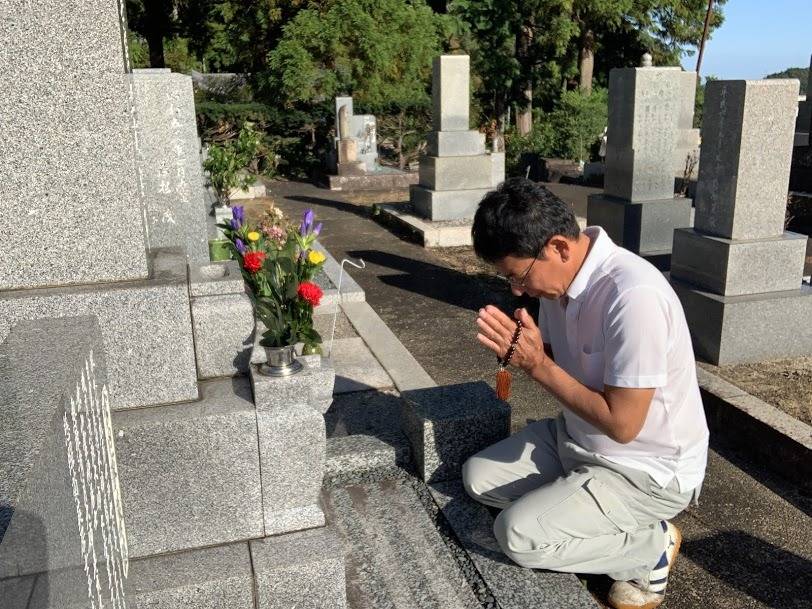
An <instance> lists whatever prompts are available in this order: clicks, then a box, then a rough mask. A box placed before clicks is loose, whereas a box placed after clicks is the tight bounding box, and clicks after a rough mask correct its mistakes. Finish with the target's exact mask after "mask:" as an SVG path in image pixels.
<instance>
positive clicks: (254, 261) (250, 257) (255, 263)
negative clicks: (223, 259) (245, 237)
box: [242, 252, 265, 273]
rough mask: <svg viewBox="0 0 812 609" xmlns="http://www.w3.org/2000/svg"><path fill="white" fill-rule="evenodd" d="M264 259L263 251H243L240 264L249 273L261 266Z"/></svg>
mask: <svg viewBox="0 0 812 609" xmlns="http://www.w3.org/2000/svg"><path fill="white" fill-rule="evenodd" d="M264 260H265V252H245V254H243V257H242V264H243V266H244V267H245V270H246V271H248V272H249V273H256V272H257V271H258V270H259V269H261V268H262V262H263V261H264Z"/></svg>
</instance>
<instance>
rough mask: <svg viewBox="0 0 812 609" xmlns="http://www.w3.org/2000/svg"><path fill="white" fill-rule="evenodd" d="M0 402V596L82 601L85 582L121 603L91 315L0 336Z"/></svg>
mask: <svg viewBox="0 0 812 609" xmlns="http://www.w3.org/2000/svg"><path fill="white" fill-rule="evenodd" d="M43 371H47V372H48V376H47V377H43ZM0 403H2V411H3V425H2V426H0V455H2V458H0V581H2V586H0V589H2V592H3V595H2V597H0V598H2V600H3V601H5V600H6V599H11V601H10V602H14V603H18V602H19V601H20V600H21V599H22V598H25V600H26V603H25V604H23V605H22V606H21V609H22V608H25V607H28V606H29V605H28V604H27V603H28V601H29V597H27V596H25V594H26V592H28V593H30V595H31V596H30V601H31V605H30V606H31V607H34V608H37V609H39V608H42V609H46V608H49V609H50V608H52V609H56V608H57V607H60V608H61V607H67V606H73V605H74V604H79V605H83V606H87V604H88V602H90V599H91V597H90V591H91V590H92V591H93V596H92V598H93V599H94V601H95V602H96V603H99V604H102V603H103V604H104V606H114V605H116V604H117V603H120V602H123V588H122V586H123V581H124V573H125V572H126V561H127V556H128V553H127V543H126V533H125V526H124V521H123V519H122V509H121V507H122V506H121V494H120V491H119V479H118V474H117V466H116V453H115V450H114V448H113V438H112V432H111V430H110V426H109V421H110V401H109V392H108V388H107V376H106V369H105V355H104V348H103V345H102V339H101V332H100V330H99V327H98V324H97V323H96V320H95V319H94V318H92V317H74V318H66V319H39V320H33V321H24V322H21V323H19V324H17V325H16V326H15V327H14V328H13V329H12V331H11V333H10V334H9V335H8V337H7V338H6V340H5V341H4V342H3V343H2V344H0ZM31 574H37V576H36V581H35V582H32V580H31V578H27V577H25V576H26V575H31ZM32 583H33V584H34V586H33V587H32ZM14 599H16V600H14Z"/></svg>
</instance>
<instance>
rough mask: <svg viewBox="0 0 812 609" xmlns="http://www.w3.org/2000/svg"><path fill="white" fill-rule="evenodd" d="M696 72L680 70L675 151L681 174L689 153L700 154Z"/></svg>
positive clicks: (675, 167) (679, 173)
mask: <svg viewBox="0 0 812 609" xmlns="http://www.w3.org/2000/svg"><path fill="white" fill-rule="evenodd" d="M696 79H697V75H696V72H680V74H679V86H680V90H679V93H678V99H679V108H680V109H679V116H678V117H677V143H676V150H675V153H674V169H675V171H676V175H678V176H681V175H683V173H684V171H685V162H686V159H687V158H688V156H689V155H694V156H695V157H697V158H698V156H699V129H694V107H695V105H696Z"/></svg>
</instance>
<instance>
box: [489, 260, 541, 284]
mask: <svg viewBox="0 0 812 609" xmlns="http://www.w3.org/2000/svg"><path fill="white" fill-rule="evenodd" d="M538 259H539V257H538V255H536V257H535V258H533V262H531V263H530V266H528V267H527V270H526V271H525V272H524V273H523V274H522V276H521V278H519V279H518V280H517V279H515V278H511V277H505V276H504V275H499V274H497V275H496V276H497V277H498V278H499V279H501V280H502V281H507V282H508V283H509V284H510V285H511V287H516V288H523V287H524V283H525V282H526V281H527V277H528V275H530V271H531V270H532V269H533V265H534V264H536V260H538Z"/></svg>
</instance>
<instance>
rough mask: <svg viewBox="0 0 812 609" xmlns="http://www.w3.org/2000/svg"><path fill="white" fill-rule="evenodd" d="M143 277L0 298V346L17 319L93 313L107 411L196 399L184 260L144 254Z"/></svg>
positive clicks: (172, 255)
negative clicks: (106, 385)
mask: <svg viewBox="0 0 812 609" xmlns="http://www.w3.org/2000/svg"><path fill="white" fill-rule="evenodd" d="M150 266H151V270H150V278H149V279H148V280H144V281H133V282H128V283H111V284H98V285H94V286H75V287H71V288H61V289H60V288H43V289H32V290H16V291H11V292H0V340H2V339H3V338H4V337H5V336H6V335H7V333H8V330H9V328H10V327H11V325H13V324H14V323H16V322H17V321H18V320H21V319H38V318H42V317H66V316H74V315H94V316H95V317H97V319H98V322H99V327H100V328H101V332H102V338H103V340H104V348H105V352H106V355H107V372H108V378H109V383H110V400H111V406H112V408H113V409H114V410H118V409H125V408H136V407H141V406H148V405H151V404H161V403H170V402H182V401H188V400H194V399H197V373H196V370H195V352H194V344H193V341H192V321H191V315H190V311H189V289H188V283H187V281H186V261H185V257H184V256H183V255H182V254H181V253H179V252H177V251H173V250H158V251H155V252H153V253H152V254H151V258H150Z"/></svg>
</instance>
